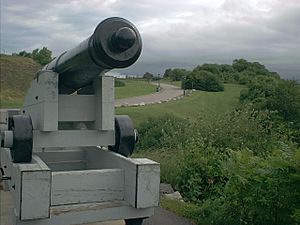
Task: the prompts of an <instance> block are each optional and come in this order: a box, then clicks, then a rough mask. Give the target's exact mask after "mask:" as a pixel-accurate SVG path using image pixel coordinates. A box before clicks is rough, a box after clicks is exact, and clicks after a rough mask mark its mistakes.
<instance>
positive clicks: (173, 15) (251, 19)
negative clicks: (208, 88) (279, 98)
mask: <svg viewBox="0 0 300 225" xmlns="http://www.w3.org/2000/svg"><path fill="white" fill-rule="evenodd" d="M110 16H121V17H125V18H127V19H129V20H131V21H132V22H133V23H134V24H136V26H137V27H138V29H139V30H140V31H141V33H142V37H143V43H144V46H143V52H142V56H141V58H140V59H139V60H138V62H137V63H136V65H134V66H132V67H130V68H128V69H126V70H123V72H124V73H127V74H142V73H144V72H145V71H150V72H154V73H160V74H162V73H163V71H164V70H165V69H166V68H168V67H186V68H192V67H194V66H196V65H197V64H201V63H205V62H212V63H231V61H232V60H233V59H234V58H241V57H243V58H246V59H248V60H254V61H260V62H262V63H265V64H266V65H267V66H268V68H270V69H271V70H277V71H279V72H281V73H282V74H283V75H285V76H287V77H296V78H297V77H300V66H299V62H300V56H299V53H298V52H300V41H299V37H300V24H299V21H300V2H299V1H297V0H286V1H283V0H281V1H280V0H264V1H258V0H256V1H247V0H244V1H240V0H220V1H218V0H210V1H209V0H201V1H196V0H186V1H181V0H173V1H166V0H165V1H162V0H153V1H148V0H139V1H138V0H127V1H121V0H106V1H97V0H73V1H68V2H67V1H58V0H54V1H35V0H24V1H17V0H10V1H8V0H6V1H5V0H4V1H2V6H1V26H2V27H1V51H3V49H5V50H6V51H8V52H16V51H20V50H23V49H26V50H30V49H31V50H32V49H33V48H36V47H42V46H48V47H49V48H50V49H51V50H53V52H54V54H56V55H57V54H59V53H60V52H62V51H64V50H65V49H69V48H72V47H73V46H75V45H77V44H78V43H79V42H80V41H82V40H84V39H85V38H86V37H88V36H89V35H90V34H91V33H92V32H93V29H94V28H95V26H96V25H97V23H98V22H99V21H101V20H102V19H104V18H106V17H110Z"/></svg>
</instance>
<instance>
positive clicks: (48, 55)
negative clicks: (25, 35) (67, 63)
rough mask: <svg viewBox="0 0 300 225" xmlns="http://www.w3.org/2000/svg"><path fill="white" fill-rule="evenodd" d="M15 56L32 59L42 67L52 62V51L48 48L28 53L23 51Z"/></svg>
mask: <svg viewBox="0 0 300 225" xmlns="http://www.w3.org/2000/svg"><path fill="white" fill-rule="evenodd" d="M13 55H18V56H22V57H28V58H32V59H33V60H34V61H36V62H38V63H39V64H41V65H46V64H48V63H49V62H50V61H51V60H52V51H50V50H49V49H48V48H47V47H43V48H41V49H39V48H37V49H34V50H33V51H32V52H26V51H25V50H23V51H21V52H19V53H13Z"/></svg>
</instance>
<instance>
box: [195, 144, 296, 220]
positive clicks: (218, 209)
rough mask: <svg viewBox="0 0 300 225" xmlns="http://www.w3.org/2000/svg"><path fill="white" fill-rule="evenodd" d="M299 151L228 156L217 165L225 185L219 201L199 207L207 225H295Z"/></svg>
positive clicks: (214, 200)
mask: <svg viewBox="0 0 300 225" xmlns="http://www.w3.org/2000/svg"><path fill="white" fill-rule="evenodd" d="M299 153H300V151H299V150H297V151H293V152H289V151H286V150H281V151H274V153H273V154H272V155H270V156H269V157H267V158H261V157H257V156H254V155H253V154H252V153H251V151H246V150H244V151H236V152H230V155H229V158H228V160H226V161H224V162H223V163H221V168H222V171H223V173H224V176H225V177H226V178H227V182H226V184H225V186H224V189H223V190H222V192H221V193H220V195H221V196H220V197H219V198H215V199H208V200H207V201H205V202H204V204H203V205H202V207H203V208H202V215H201V216H202V217H203V218H204V219H206V220H207V222H209V223H210V224H224V223H225V224H251V225H254V224H255V225H259V224H261V225H264V224H268V225H281V224H291V225H292V224H295V225H296V224H297V220H298V214H297V212H299V209H300V189H299V185H300V164H299V156H300V154H299Z"/></svg>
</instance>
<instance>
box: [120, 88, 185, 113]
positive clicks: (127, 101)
mask: <svg viewBox="0 0 300 225" xmlns="http://www.w3.org/2000/svg"><path fill="white" fill-rule="evenodd" d="M155 85H157V84H155ZM160 87H161V91H160V92H156V93H153V94H149V95H143V96H136V97H132V98H124V99H117V100H115V105H116V106H117V107H118V106H122V105H126V106H132V105H137V104H141V103H144V104H145V105H147V104H153V103H158V102H162V101H168V100H171V99H173V98H176V97H178V96H181V95H183V90H182V89H181V88H179V87H176V86H174V85H169V84H162V83H161V84H160Z"/></svg>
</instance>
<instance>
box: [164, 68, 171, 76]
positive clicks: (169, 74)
mask: <svg viewBox="0 0 300 225" xmlns="http://www.w3.org/2000/svg"><path fill="white" fill-rule="evenodd" d="M171 76H172V69H170V68H169V69H166V70H165V73H164V78H169V77H171Z"/></svg>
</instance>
